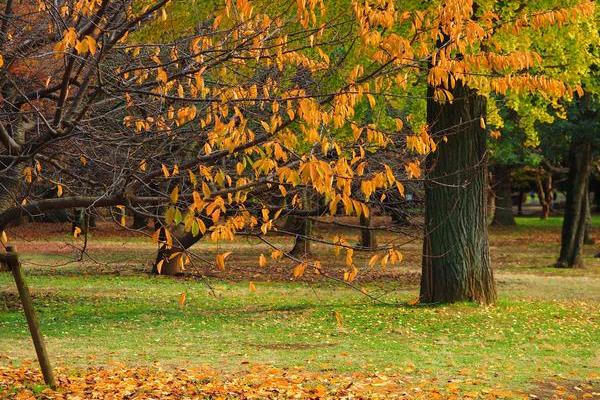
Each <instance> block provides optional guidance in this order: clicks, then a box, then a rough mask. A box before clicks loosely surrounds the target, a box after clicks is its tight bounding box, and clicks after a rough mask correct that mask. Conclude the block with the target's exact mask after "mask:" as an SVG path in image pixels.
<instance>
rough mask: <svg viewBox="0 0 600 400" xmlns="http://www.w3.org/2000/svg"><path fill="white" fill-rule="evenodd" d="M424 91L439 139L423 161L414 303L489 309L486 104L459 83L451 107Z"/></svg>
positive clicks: (493, 291)
mask: <svg viewBox="0 0 600 400" xmlns="http://www.w3.org/2000/svg"><path fill="white" fill-rule="evenodd" d="M433 90H434V89H433V88H431V87H430V88H429V89H428V99H430V100H428V103H427V121H428V123H429V126H430V127H431V128H432V132H435V133H443V134H444V135H446V138H447V141H444V140H442V141H440V143H439V146H438V149H437V151H436V152H435V153H433V154H431V155H430V157H429V160H428V163H429V168H430V175H429V179H428V180H427V182H426V184H425V229H426V231H425V240H424V244H423V264H422V275H421V293H420V301H421V302H422V303H448V302H455V301H462V300H470V301H476V302H479V303H484V304H490V303H493V302H494V301H495V300H496V289H495V284H494V278H493V273H492V268H491V265H490V256H489V248H488V234H487V224H486V188H487V179H486V178H487V171H486V170H487V168H486V133H485V130H484V129H483V128H482V125H483V124H482V123H481V118H484V117H485V110H486V99H485V97H483V96H480V95H478V94H477V93H476V92H475V91H473V90H471V89H469V88H468V87H465V86H464V85H463V84H462V83H461V82H460V81H458V82H457V83H456V87H455V88H454V89H453V93H452V94H453V97H454V101H453V103H451V104H450V103H444V104H440V103H437V102H435V101H434V100H432V99H433V94H434V93H433Z"/></svg>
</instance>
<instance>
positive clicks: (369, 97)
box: [367, 93, 375, 108]
mask: <svg viewBox="0 0 600 400" xmlns="http://www.w3.org/2000/svg"><path fill="white" fill-rule="evenodd" d="M367 99H368V100H369V105H370V106H371V108H375V97H373V95H372V94H369V93H367Z"/></svg>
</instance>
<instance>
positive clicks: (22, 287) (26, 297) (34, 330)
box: [4, 246, 56, 388]
mask: <svg viewBox="0 0 600 400" xmlns="http://www.w3.org/2000/svg"><path fill="white" fill-rule="evenodd" d="M4 259H5V261H6V264H8V267H9V268H10V270H11V271H12V274H13V276H14V278H15V283H16V284H17V289H18V290H19V297H20V298H21V304H22V305H23V310H24V311H25V317H26V318H27V325H29V332H30V333H31V339H32V340H33V345H34V346H35V352H36V353H37V358H38V362H39V363H40V368H41V369H42V374H43V375H44V381H45V382H46V385H48V386H50V387H51V388H56V380H55V379H54V373H53V372H52V366H51V365H50V359H49V358H48V352H47V351H46V345H45V343H44V338H43V337H42V334H41V332H40V324H39V322H38V319H37V317H36V315H35V310H34V309H33V302H32V300H31V293H30V292H29V287H27V283H26V282H25V276H24V275H23V269H22V268H21V263H20V262H19V255H18V254H17V249H16V248H15V247H13V246H6V256H5V257H4Z"/></svg>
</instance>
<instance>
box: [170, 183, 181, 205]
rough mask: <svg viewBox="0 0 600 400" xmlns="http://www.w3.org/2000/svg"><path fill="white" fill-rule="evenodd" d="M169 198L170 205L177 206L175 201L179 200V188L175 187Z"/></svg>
mask: <svg viewBox="0 0 600 400" xmlns="http://www.w3.org/2000/svg"><path fill="white" fill-rule="evenodd" d="M169 197H170V199H171V203H173V204H177V200H179V186H175V188H174V189H173V191H172V192H171V195H170V196H169Z"/></svg>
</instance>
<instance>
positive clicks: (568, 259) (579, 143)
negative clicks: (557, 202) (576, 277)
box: [556, 135, 592, 268]
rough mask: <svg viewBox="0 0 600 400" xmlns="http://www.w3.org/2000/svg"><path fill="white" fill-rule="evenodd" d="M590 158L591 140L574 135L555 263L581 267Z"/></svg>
mask: <svg viewBox="0 0 600 400" xmlns="http://www.w3.org/2000/svg"><path fill="white" fill-rule="evenodd" d="M591 162H592V141H591V138H589V137H587V136H579V135H575V137H573V138H572V139H571V146H570V149H569V176H568V185H567V201H566V204H565V217H564V220H563V226H562V235H561V247H560V256H559V258H558V262H557V263H556V266H557V267H563V268H573V267H583V259H582V257H581V251H582V248H583V242H584V238H585V227H586V210H587V207H588V200H589V196H588V183H589V179H590V171H591Z"/></svg>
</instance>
